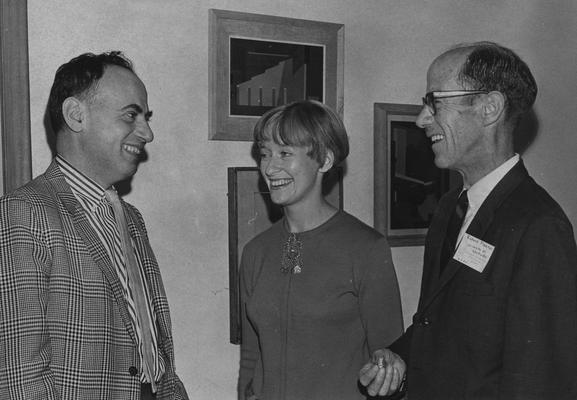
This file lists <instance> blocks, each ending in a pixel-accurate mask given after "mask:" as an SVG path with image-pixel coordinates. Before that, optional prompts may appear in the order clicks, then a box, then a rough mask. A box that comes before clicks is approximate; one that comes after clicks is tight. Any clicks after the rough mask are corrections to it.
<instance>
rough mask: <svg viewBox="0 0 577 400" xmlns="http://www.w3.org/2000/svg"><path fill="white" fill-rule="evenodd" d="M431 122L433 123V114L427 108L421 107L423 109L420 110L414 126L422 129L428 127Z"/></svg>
mask: <svg viewBox="0 0 577 400" xmlns="http://www.w3.org/2000/svg"><path fill="white" fill-rule="evenodd" d="M432 122H433V113H432V112H431V110H430V109H429V107H427V106H426V105H423V107H422V108H421V112H420V113H419V115H418V116H417V120H416V121H415V124H417V126H418V127H419V128H424V127H425V126H427V125H430V124H431V123H432Z"/></svg>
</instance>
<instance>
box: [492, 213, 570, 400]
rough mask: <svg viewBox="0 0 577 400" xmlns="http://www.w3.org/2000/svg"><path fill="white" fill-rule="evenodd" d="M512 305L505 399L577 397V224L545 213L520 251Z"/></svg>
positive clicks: (503, 384)
mask: <svg viewBox="0 0 577 400" xmlns="http://www.w3.org/2000/svg"><path fill="white" fill-rule="evenodd" d="M516 254H517V256H516V259H515V264H516V265H515V273H514V276H513V279H512V282H511V285H510V293H509V296H508V299H509V300H508V303H507V308H506V313H507V315H506V317H505V320H506V324H505V332H504V335H505V337H504V346H503V371H502V375H501V390H500V397H499V398H503V399H519V400H520V399H533V398H534V399H537V398H556V399H570V398H571V399H574V398H576V397H577V382H576V380H575V375H576V374H577V339H576V338H577V250H576V249H575V241H574V238H573V231H572V229H571V226H570V225H569V224H568V223H567V222H566V221H562V220H559V219H556V218H551V217H545V218H540V219H539V220H536V221H534V222H533V223H532V224H531V225H529V226H528V228H527V230H526V232H525V233H524V235H523V237H522V239H521V242H520V244H519V247H518V249H517V251H516Z"/></svg>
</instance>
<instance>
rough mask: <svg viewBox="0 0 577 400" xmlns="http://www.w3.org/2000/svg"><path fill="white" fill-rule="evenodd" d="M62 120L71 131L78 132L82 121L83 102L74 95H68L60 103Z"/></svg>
mask: <svg viewBox="0 0 577 400" xmlns="http://www.w3.org/2000/svg"><path fill="white" fill-rule="evenodd" d="M62 115H63V116H64V122H66V125H67V126H68V128H70V130H71V131H73V132H80V131H82V128H83V121H84V104H83V103H82V102H81V101H80V100H78V99H77V98H76V97H68V98H67V99H66V100H64V102H63V103H62Z"/></svg>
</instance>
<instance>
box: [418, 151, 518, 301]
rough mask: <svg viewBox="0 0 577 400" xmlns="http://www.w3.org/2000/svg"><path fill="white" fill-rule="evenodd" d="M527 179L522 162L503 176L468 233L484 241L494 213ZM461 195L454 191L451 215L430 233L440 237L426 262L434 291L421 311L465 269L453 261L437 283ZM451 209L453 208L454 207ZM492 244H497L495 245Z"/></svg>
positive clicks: (433, 240)
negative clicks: (450, 221)
mask: <svg viewBox="0 0 577 400" xmlns="http://www.w3.org/2000/svg"><path fill="white" fill-rule="evenodd" d="M528 176H529V174H528V172H527V169H526V168H525V165H524V164H523V161H522V160H519V162H518V163H517V164H516V165H515V166H514V167H513V168H512V169H511V170H510V171H509V172H508V173H507V174H506V175H505V176H504V177H503V179H501V181H500V182H499V183H498V184H497V186H495V188H494V189H493V190H492V191H491V193H490V194H489V196H488V197H487V198H486V199H485V201H484V202H483V204H482V205H481V207H480V208H479V210H478V211H477V214H476V215H475V217H474V218H473V221H471V224H470V225H469V227H468V228H467V232H466V233H468V234H469V235H471V236H474V237H476V238H480V239H482V238H483V237H484V236H485V233H486V232H487V230H488V229H489V227H490V226H491V224H492V223H493V219H494V216H495V211H496V210H497V209H498V208H499V207H500V206H501V204H502V203H503V201H504V200H505V199H507V198H508V197H509V195H510V194H511V192H512V191H513V190H515V188H517V186H519V184H520V183H521V182H522V181H523V180H524V179H526V178H527V177H528ZM458 193H459V191H456V193H455V192H451V194H450V195H451V198H450V200H448V205H447V207H445V208H443V210H442V211H441V212H443V213H444V214H447V213H448V212H449V213H448V216H447V215H444V214H443V215H442V216H441V217H442V218H443V219H442V221H443V223H440V224H439V225H441V226H439V229H438V230H436V231H434V232H431V234H435V235H438V236H436V237H434V239H432V240H431V246H433V248H432V249H431V252H430V253H429V255H430V257H432V261H431V260H429V261H427V260H426V261H425V262H429V263H433V267H432V268H430V269H431V274H432V276H430V277H429V278H428V282H429V285H430V287H431V290H429V291H428V292H427V293H426V295H425V299H423V300H422V301H421V302H420V303H421V304H420V308H421V311H422V310H424V309H425V308H426V307H427V306H428V305H430V304H431V303H432V301H433V300H434V299H435V298H436V297H437V295H438V294H439V293H440V292H441V291H442V290H443V289H444V288H445V287H446V286H447V284H448V283H449V282H450V281H451V279H452V278H453V277H454V276H455V274H456V273H457V272H458V271H459V269H460V268H462V267H463V264H461V263H460V262H458V261H456V260H454V259H453V258H451V259H450V260H449V262H448V263H447V265H446V266H445V269H444V270H443V273H442V274H441V276H440V277H439V279H438V280H437V281H436V282H435V277H437V276H439V268H440V267H439V258H440V253H441V246H442V243H443V240H444V235H445V232H446V228H447V224H448V220H449V218H450V212H452V209H453V208H454V207H455V205H456V202H457V198H458ZM453 197H454V198H453ZM451 206H452V207H453V208H451ZM491 244H493V245H494V243H491Z"/></svg>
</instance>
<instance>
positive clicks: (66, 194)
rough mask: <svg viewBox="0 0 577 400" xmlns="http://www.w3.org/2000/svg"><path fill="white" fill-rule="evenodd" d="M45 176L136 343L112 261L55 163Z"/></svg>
mask: <svg viewBox="0 0 577 400" xmlns="http://www.w3.org/2000/svg"><path fill="white" fill-rule="evenodd" d="M45 176H46V178H47V179H48V182H49V183H50V185H51V186H52V188H53V190H54V191H55V192H56V195H57V196H58V199H59V200H60V201H61V202H62V204H64V207H65V208H66V210H67V211H68V213H69V214H70V216H71V217H72V223H73V225H74V228H75V230H76V232H77V233H78V235H79V236H80V238H81V239H82V241H83V242H84V244H85V245H86V248H87V249H88V251H89V252H90V255H91V256H92V258H93V260H94V262H95V264H96V265H97V266H98V268H100V270H101V271H102V273H103V275H104V276H105V278H106V280H107V281H108V283H109V284H110V287H111V288H112V293H113V294H114V297H115V299H116V302H117V304H118V308H119V310H120V315H121V316H122V319H123V321H124V324H125V325H126V329H127V330H128V332H129V334H130V336H131V337H132V339H133V340H134V341H135V342H136V334H135V332H134V328H133V326H132V320H131V318H130V314H129V313H128V308H127V304H126V299H125V298H124V294H123V290H122V284H121V283H120V280H119V278H118V274H117V273H116V269H115V268H114V265H113V264H112V260H111V259H110V257H109V255H108V253H107V252H106V249H105V247H104V245H103V243H102V242H101V240H100V238H99V237H98V235H97V234H96V232H95V231H94V229H93V228H92V226H91V225H90V222H88V219H87V218H86V216H85V215H84V210H83V209H82V206H81V205H80V203H79V202H78V200H76V197H75V196H74V194H73V193H72V191H71V189H70V186H69V185H68V184H67V183H66V180H65V178H64V175H63V174H62V173H61V172H60V169H59V168H58V165H57V164H56V162H54V161H53V162H52V164H51V165H50V167H49V168H48V170H47V171H46V174H45Z"/></svg>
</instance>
